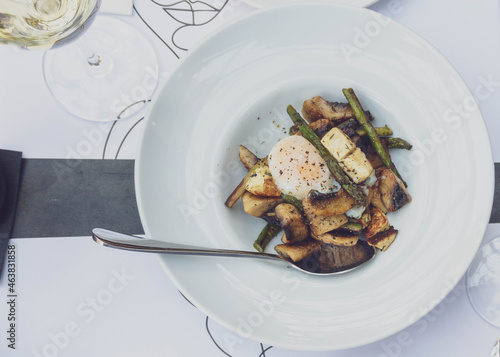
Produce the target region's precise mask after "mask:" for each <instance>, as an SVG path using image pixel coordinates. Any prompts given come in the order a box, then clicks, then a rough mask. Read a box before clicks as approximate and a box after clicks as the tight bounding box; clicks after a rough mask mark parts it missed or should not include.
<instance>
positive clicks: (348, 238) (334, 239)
mask: <svg viewBox="0 0 500 357" xmlns="http://www.w3.org/2000/svg"><path fill="white" fill-rule="evenodd" d="M311 236H312V237H313V238H314V239H317V240H319V241H321V242H323V243H327V244H333V245H338V246H344V247H350V246H353V245H356V243H358V239H359V234H358V233H354V232H350V231H348V230H344V229H336V230H334V231H331V232H327V233H324V234H320V235H319V236H316V235H314V234H311Z"/></svg>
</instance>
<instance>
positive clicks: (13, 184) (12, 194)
mask: <svg viewBox="0 0 500 357" xmlns="http://www.w3.org/2000/svg"><path fill="white" fill-rule="evenodd" d="M21 162H22V153H21V152H18V151H10V150H0V277H2V270H3V268H4V260H5V254H6V251H7V245H8V242H9V239H10V238H11V235H12V227H13V225H14V217H15V213H16V206H17V201H18V200H17V198H18V192H19V178H20V175H21Z"/></svg>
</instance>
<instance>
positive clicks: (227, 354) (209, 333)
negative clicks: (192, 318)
mask: <svg viewBox="0 0 500 357" xmlns="http://www.w3.org/2000/svg"><path fill="white" fill-rule="evenodd" d="M208 320H209V317H208V316H207V318H206V320H205V327H206V328H207V332H208V335H209V336H210V338H211V339H212V342H213V343H214V344H215V346H217V348H218V349H219V350H221V352H222V353H224V354H225V355H226V356H229V357H233V356H231V355H230V354H229V353H227V352H226V351H224V350H223V349H222V348H221V347H220V346H219V344H218V343H217V342H216V341H215V339H214V337H213V336H212V333H211V332H210V328H209V327H208Z"/></svg>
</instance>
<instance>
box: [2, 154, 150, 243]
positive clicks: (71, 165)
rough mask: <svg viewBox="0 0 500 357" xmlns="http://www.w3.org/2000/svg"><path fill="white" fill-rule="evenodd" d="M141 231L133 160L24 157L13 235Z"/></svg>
mask: <svg viewBox="0 0 500 357" xmlns="http://www.w3.org/2000/svg"><path fill="white" fill-rule="evenodd" d="M97 227H99V228H106V229H111V230H117V231H120V232H123V233H130V234H142V233H143V229H142V224H141V221H140V219H139V212H138V209H137V202H136V199H135V187H134V160H67V159H24V160H23V178H22V180H21V189H20V193H19V203H18V208H17V216H16V222H15V225H14V230H13V232H12V237H13V238H27V237H72V236H90V235H91V234H92V229H93V228H97Z"/></svg>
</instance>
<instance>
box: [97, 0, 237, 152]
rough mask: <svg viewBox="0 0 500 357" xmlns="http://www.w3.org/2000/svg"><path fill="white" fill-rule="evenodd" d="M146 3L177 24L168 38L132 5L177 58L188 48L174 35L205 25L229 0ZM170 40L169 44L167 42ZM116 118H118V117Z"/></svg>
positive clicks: (149, 0)
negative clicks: (216, 0)
mask: <svg viewBox="0 0 500 357" xmlns="http://www.w3.org/2000/svg"><path fill="white" fill-rule="evenodd" d="M144 1H145V2H146V3H149V4H153V5H154V6H157V8H158V9H159V10H161V11H162V13H164V14H165V15H166V16H167V17H168V19H169V21H171V20H174V21H175V23H177V24H178V26H177V25H174V26H173V28H172V31H171V32H170V33H169V34H168V35H167V36H168V37H169V38H168V40H167V38H166V37H165V35H163V37H162V35H161V34H160V33H159V32H158V31H156V30H155V28H154V26H152V25H151V24H150V23H149V22H148V21H147V19H146V18H145V17H144V16H143V14H142V13H141V12H140V11H139V10H138V9H137V6H136V4H134V5H133V7H132V8H133V10H134V12H135V13H136V14H137V16H138V17H139V18H140V19H141V21H142V22H143V23H144V24H145V26H147V28H148V29H149V30H150V31H151V32H152V33H153V34H154V35H155V36H156V37H157V38H158V39H159V40H160V41H161V42H162V43H163V44H164V45H165V46H166V47H167V48H168V49H169V50H170V51H171V52H172V54H173V55H174V56H175V57H176V58H177V59H179V58H180V55H179V54H180V53H181V52H185V51H187V50H188V49H187V48H185V47H183V46H181V45H179V44H177V42H176V40H175V37H176V35H177V34H178V33H179V31H180V30H182V29H185V28H187V27H192V26H195V27H201V26H203V25H206V24H208V23H210V22H212V21H213V20H214V19H215V18H216V17H217V16H218V15H219V14H220V12H221V11H222V10H223V9H224V8H225V7H226V5H227V4H228V2H229V0H225V1H224V2H222V3H221V4H220V5H218V6H215V5H212V4H210V2H209V1H208V0H206V1H195V0H177V1H168V0H163V1H159V0H144ZM186 13H191V14H190V15H188V19H186V18H184V19H183V17H182V16H183V15H185V14H186ZM200 14H212V15H209V16H208V17H204V16H203V15H201V16H200ZM169 42H170V44H169ZM134 104H135V103H134ZM117 119H120V118H119V117H118V118H117ZM142 119H143V118H141V119H139V120H138V121H136V122H135V123H133V124H132V125H131V128H130V129H129V130H128V131H127V133H126V134H125V136H124V137H123V138H122V139H121V141H120V144H119V147H118V149H117V151H116V152H115V153H114V155H113V153H111V155H112V156H114V158H115V159H116V158H118V155H119V153H120V150H121V149H122V147H123V144H124V142H125V140H126V139H127V137H128V135H129V134H130V132H131V131H132V129H134V128H135V127H136V126H137V124H139V122H140V121H142ZM117 121H118V120H116V121H115V122H113V125H112V126H111V128H110V129H109V132H108V134H107V137H106V140H105V143H104V147H103V151H102V158H103V159H105V158H106V155H107V154H108V155H109V154H110V153H109V150H110V147H109V145H110V141H111V138H112V133H113V132H114V131H116V130H115V129H116V128H115V126H116V125H117ZM120 125H126V124H125V123H123V124H120Z"/></svg>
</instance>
